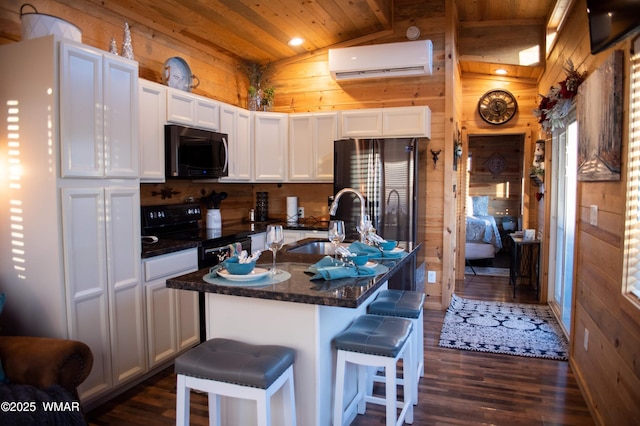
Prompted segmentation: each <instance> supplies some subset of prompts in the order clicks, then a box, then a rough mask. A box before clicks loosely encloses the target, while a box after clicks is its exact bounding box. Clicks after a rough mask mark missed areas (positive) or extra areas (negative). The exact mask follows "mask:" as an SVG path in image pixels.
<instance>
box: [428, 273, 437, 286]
mask: <svg viewBox="0 0 640 426" xmlns="http://www.w3.org/2000/svg"><path fill="white" fill-rule="evenodd" d="M427 282H428V283H430V284H434V283H435V282H436V271H428V272H427Z"/></svg>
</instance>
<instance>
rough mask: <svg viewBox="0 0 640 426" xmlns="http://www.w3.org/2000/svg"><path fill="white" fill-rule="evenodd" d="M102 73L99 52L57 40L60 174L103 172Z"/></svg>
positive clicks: (95, 175)
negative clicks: (58, 42) (58, 45)
mask: <svg viewBox="0 0 640 426" xmlns="http://www.w3.org/2000/svg"><path fill="white" fill-rule="evenodd" d="M102 72H103V68H102V54H101V53H100V52H97V51H96V50H94V49H92V48H90V47H87V46H81V45H78V44H73V43H67V42H63V43H60V143H61V155H60V156H61V161H62V165H61V174H62V177H102V176H103V175H104V143H103V141H104V114H103V105H104V102H103V91H102ZM52 119H53V117H52ZM52 138H53V136H52Z"/></svg>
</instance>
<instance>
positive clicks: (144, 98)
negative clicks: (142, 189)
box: [138, 79, 167, 183]
mask: <svg viewBox="0 0 640 426" xmlns="http://www.w3.org/2000/svg"><path fill="white" fill-rule="evenodd" d="M138 100H139V103H140V108H139V112H138V116H139V125H138V130H139V135H140V136H139V139H138V143H139V148H140V149H139V151H140V167H139V170H140V181H141V182H156V183H162V182H164V181H165V175H164V171H165V164H164V125H165V123H166V121H167V86H165V85H162V84H158V83H153V82H151V81H148V80H143V79H140V80H138Z"/></svg>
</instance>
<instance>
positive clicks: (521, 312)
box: [440, 294, 569, 361]
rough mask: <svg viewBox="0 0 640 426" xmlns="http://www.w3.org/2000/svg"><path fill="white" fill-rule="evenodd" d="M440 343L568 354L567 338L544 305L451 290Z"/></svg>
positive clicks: (512, 351)
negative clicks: (476, 296) (477, 297)
mask: <svg viewBox="0 0 640 426" xmlns="http://www.w3.org/2000/svg"><path fill="white" fill-rule="evenodd" d="M440 346H442V347H444V348H452V349H464V350H468V351H479V352H493V353H500V354H509V355H519V356H529V357H535V358H549V359H557V360H563V361H566V360H567V356H568V354H569V346H568V344H567V339H566V338H565V336H564V333H563V332H562V330H561V329H560V326H559V325H558V322H557V321H556V319H555V317H554V316H553V313H552V312H551V308H549V307H548V306H547V305H535V304H525V303H506V302H485V301H480V300H470V299H463V298H461V297H458V296H456V295H455V294H454V295H453V297H452V298H451V305H449V308H448V309H447V313H446V315H445V318H444V324H443V325H442V331H441V332H440Z"/></svg>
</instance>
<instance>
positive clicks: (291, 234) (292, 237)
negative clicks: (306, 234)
mask: <svg viewBox="0 0 640 426" xmlns="http://www.w3.org/2000/svg"><path fill="white" fill-rule="evenodd" d="M283 234H284V243H285V244H291V243H295V242H296V241H298V240H300V239H301V238H302V234H301V233H300V231H294V230H291V229H285V230H284V231H283Z"/></svg>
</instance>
